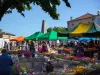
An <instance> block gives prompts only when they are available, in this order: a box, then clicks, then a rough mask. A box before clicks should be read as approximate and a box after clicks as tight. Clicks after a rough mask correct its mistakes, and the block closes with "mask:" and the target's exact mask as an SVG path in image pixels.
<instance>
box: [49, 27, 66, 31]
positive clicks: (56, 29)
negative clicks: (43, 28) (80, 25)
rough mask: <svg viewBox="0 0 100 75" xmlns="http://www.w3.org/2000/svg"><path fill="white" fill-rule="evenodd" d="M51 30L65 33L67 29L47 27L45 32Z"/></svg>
mask: <svg viewBox="0 0 100 75" xmlns="http://www.w3.org/2000/svg"><path fill="white" fill-rule="evenodd" d="M52 29H53V30H55V31H57V32H66V31H68V30H67V28H65V27H54V28H51V27H49V28H48V29H47V32H49V31H51V30H52Z"/></svg>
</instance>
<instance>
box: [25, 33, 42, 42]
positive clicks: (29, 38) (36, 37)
mask: <svg viewBox="0 0 100 75" xmlns="http://www.w3.org/2000/svg"><path fill="white" fill-rule="evenodd" d="M41 35H43V33H42V32H36V33H34V34H32V35H30V36H28V37H26V38H24V40H38V37H39V36H41Z"/></svg>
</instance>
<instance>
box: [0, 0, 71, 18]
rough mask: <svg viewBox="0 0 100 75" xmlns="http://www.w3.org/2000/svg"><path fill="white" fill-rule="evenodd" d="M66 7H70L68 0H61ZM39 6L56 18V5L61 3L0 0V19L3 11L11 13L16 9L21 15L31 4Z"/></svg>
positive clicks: (38, 0)
mask: <svg viewBox="0 0 100 75" xmlns="http://www.w3.org/2000/svg"><path fill="white" fill-rule="evenodd" d="M62 1H63V2H64V3H65V4H66V6H67V7H71V6H70V4H69V2H68V0H62ZM32 4H33V5H38V6H40V7H41V8H42V9H43V11H45V12H47V13H48V14H49V15H50V16H51V17H52V18H53V19H58V17H59V13H58V12H57V8H56V7H57V6H59V5H60V4H61V0H0V20H1V18H2V17H3V15H4V14H5V13H12V10H13V9H16V10H17V11H18V12H19V13H20V14H21V15H22V16H24V13H23V12H24V11H25V10H31V9H32V6H31V5H32Z"/></svg>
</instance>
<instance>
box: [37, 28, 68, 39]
mask: <svg viewBox="0 0 100 75" xmlns="http://www.w3.org/2000/svg"><path fill="white" fill-rule="evenodd" d="M38 40H67V37H58V36H57V32H56V31H54V30H51V31H49V32H48V33H45V34H44V35H42V36H40V37H39V38H38Z"/></svg>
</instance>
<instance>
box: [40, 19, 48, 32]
mask: <svg viewBox="0 0 100 75" xmlns="http://www.w3.org/2000/svg"><path fill="white" fill-rule="evenodd" d="M41 32H43V33H44V34H45V33H46V32H47V30H46V21H45V20H43V21H42V28H41Z"/></svg>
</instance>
